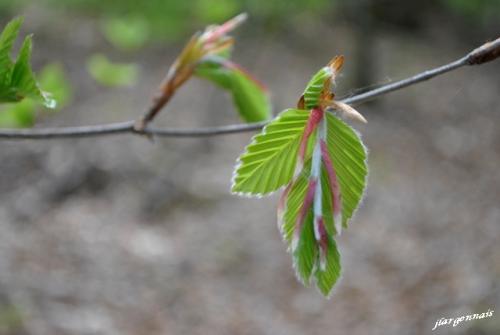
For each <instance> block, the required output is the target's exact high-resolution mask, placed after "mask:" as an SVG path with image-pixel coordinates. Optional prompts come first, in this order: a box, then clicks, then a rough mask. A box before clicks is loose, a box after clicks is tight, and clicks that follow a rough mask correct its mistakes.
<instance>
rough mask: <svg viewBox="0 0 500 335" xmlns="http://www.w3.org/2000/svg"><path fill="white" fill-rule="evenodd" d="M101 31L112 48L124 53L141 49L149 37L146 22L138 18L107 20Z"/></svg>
mask: <svg viewBox="0 0 500 335" xmlns="http://www.w3.org/2000/svg"><path fill="white" fill-rule="evenodd" d="M102 31H103V33H104V36H105V37H106V39H107V40H108V41H109V42H110V43H111V44H113V46H115V47H116V48H118V49H121V50H125V51H131V50H137V49H139V48H141V47H142V46H143V45H144V44H145V43H146V41H147V40H148V37H149V25H148V22H147V21H146V20H145V19H144V18H140V17H136V18H125V19H123V18H111V19H107V20H105V21H104V22H103V24H102Z"/></svg>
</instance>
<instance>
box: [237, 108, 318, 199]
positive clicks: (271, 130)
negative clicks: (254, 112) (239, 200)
mask: <svg viewBox="0 0 500 335" xmlns="http://www.w3.org/2000/svg"><path fill="white" fill-rule="evenodd" d="M308 117H309V112H308V111H304V110H298V109H287V110H285V111H283V112H281V113H280V114H279V115H278V117H276V118H275V119H274V120H273V121H271V123H269V124H268V125H267V126H265V127H264V129H263V130H262V131H261V133H259V134H257V135H255V136H254V137H253V139H252V142H251V143H250V144H249V145H248V146H247V147H246V149H245V152H244V153H243V154H242V155H241V156H240V157H239V158H238V165H237V167H236V169H235V173H234V176H233V185H232V189H231V190H232V192H234V193H241V194H245V195H257V196H259V195H265V194H269V193H271V192H273V191H276V190H277V189H279V188H280V187H281V186H283V185H285V184H287V183H288V182H289V181H290V180H291V179H292V176H293V172H294V169H295V163H296V159H297V151H298V148H299V142H300V139H301V137H302V132H303V130H304V126H305V124H306V122H307V119H308Z"/></svg>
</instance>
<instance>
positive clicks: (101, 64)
mask: <svg viewBox="0 0 500 335" xmlns="http://www.w3.org/2000/svg"><path fill="white" fill-rule="evenodd" d="M87 70H88V71H89V73H90V75H91V76H92V78H94V79H95V81H97V82H98V83H99V84H101V85H104V86H131V85H133V84H134V83H135V82H136V80H137V77H138V72H139V70H138V68H137V66H136V65H135V64H124V63H111V62H110V61H109V60H108V59H107V58H106V57H105V56H104V55H101V54H96V55H93V56H92V57H90V59H89V60H88V61H87Z"/></svg>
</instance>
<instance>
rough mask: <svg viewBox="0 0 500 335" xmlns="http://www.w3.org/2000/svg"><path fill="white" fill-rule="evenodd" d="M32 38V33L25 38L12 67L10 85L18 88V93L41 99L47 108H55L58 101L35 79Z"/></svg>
mask: <svg viewBox="0 0 500 335" xmlns="http://www.w3.org/2000/svg"><path fill="white" fill-rule="evenodd" d="M31 39H32V36H31V35H29V36H27V37H26V38H25V39H24V42H23V45H22V46H21V50H20V51H19V56H18V58H17V60H16V63H15V64H14V68H13V69H12V76H11V83H10V85H11V86H13V87H15V88H16V92H17V95H21V96H23V97H30V98H32V99H34V100H37V101H41V102H42V103H43V105H44V106H45V107H47V108H55V107H56V101H55V100H54V99H52V98H51V97H50V96H49V94H47V93H45V92H42V91H41V90H40V88H39V87H38V83H37V82H36V79H35V74H34V73H33V71H32V70H31V66H30V58H31V48H32V41H31Z"/></svg>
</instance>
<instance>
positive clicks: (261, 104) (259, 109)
mask: <svg viewBox="0 0 500 335" xmlns="http://www.w3.org/2000/svg"><path fill="white" fill-rule="evenodd" d="M195 74H196V75H197V76H199V77H201V78H205V79H208V80H210V81H212V82H214V83H215V84H217V85H219V86H220V87H222V88H224V89H226V90H228V91H230V92H231V94H232V97H233V102H234V104H235V105H236V107H237V110H238V112H239V114H240V116H241V118H242V119H243V120H244V121H246V122H258V121H264V120H268V119H270V118H271V103H270V101H269V95H268V93H267V90H266V89H265V88H264V87H263V86H262V85H261V84H260V83H258V82H257V81H256V80H255V79H253V78H252V77H250V76H249V74H248V73H246V72H245V71H243V70H242V69H241V68H239V67H237V66H236V65H234V64H232V63H230V62H229V61H213V60H212V59H207V60H206V61H204V62H201V63H200V64H199V65H198V66H197V67H196V70H195Z"/></svg>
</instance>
